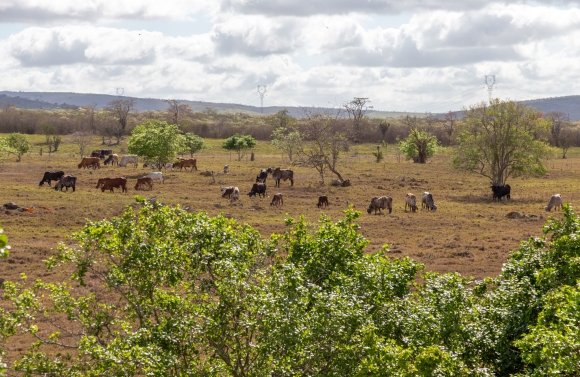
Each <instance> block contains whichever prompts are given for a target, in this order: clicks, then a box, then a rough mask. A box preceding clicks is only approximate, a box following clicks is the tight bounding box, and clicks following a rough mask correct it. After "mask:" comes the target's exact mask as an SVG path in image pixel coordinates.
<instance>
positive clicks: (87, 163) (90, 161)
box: [79, 157, 101, 169]
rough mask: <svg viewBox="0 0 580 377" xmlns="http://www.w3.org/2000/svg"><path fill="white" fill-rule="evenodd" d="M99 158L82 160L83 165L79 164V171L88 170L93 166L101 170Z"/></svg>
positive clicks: (84, 158)
mask: <svg viewBox="0 0 580 377" xmlns="http://www.w3.org/2000/svg"><path fill="white" fill-rule="evenodd" d="M99 161H100V160H99V158H98V157H83V159H82V160H81V163H80V164H79V169H80V168H85V169H86V168H87V167H89V166H91V165H93V164H96V165H97V167H98V168H99V169H100V168H101V165H100V164H99Z"/></svg>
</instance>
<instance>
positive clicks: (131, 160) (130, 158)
mask: <svg viewBox="0 0 580 377" xmlns="http://www.w3.org/2000/svg"><path fill="white" fill-rule="evenodd" d="M138 163H139V157H137V156H135V155H127V156H123V157H121V161H119V166H120V167H123V168H124V167H126V166H127V164H133V167H134V168H136V167H137V164H138Z"/></svg>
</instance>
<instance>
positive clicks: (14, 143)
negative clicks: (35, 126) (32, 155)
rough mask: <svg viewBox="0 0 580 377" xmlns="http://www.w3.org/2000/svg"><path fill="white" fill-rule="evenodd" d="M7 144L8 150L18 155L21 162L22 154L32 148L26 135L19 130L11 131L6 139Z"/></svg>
mask: <svg viewBox="0 0 580 377" xmlns="http://www.w3.org/2000/svg"><path fill="white" fill-rule="evenodd" d="M6 144H7V145H8V151H9V152H10V153H13V154H15V155H16V156H17V157H18V160H17V161H18V162H20V159H21V157H22V155H23V154H25V153H26V152H28V151H29V150H30V148H31V145H30V143H29V142H28V138H27V137H26V135H23V134H21V133H18V132H14V133H11V134H10V136H8V138H7V139H6Z"/></svg>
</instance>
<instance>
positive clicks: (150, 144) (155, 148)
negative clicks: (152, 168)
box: [127, 120, 185, 167]
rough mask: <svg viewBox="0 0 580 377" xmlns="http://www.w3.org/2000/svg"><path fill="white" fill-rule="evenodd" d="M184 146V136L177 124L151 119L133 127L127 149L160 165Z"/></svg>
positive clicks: (169, 159) (171, 158) (173, 157)
mask: <svg viewBox="0 0 580 377" xmlns="http://www.w3.org/2000/svg"><path fill="white" fill-rule="evenodd" d="M184 147H185V137H184V136H183V135H182V134H181V131H180V130H179V126H177V125H176V124H167V122H162V121H158V120H151V121H148V122H145V123H143V124H141V125H139V126H137V127H135V129H134V130H133V133H132V136H131V140H129V146H128V148H127V150H128V151H129V153H133V154H136V155H137V156H139V157H143V158H145V159H146V160H147V161H151V162H155V163H156V164H157V166H159V167H162V166H164V165H165V164H166V163H168V162H169V161H171V160H173V159H175V157H176V156H177V153H178V152H179V151H180V150H183V148H184Z"/></svg>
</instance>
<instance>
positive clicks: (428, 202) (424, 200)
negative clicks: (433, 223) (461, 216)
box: [421, 191, 437, 211]
mask: <svg viewBox="0 0 580 377" xmlns="http://www.w3.org/2000/svg"><path fill="white" fill-rule="evenodd" d="M423 208H427V210H428V211H435V210H436V209H437V206H436V205H435V202H434V201H433V195H431V194H430V193H428V192H427V191H425V192H424V193H423V196H422V197H421V209H423Z"/></svg>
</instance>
